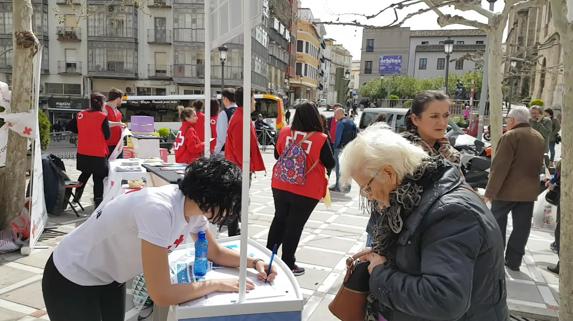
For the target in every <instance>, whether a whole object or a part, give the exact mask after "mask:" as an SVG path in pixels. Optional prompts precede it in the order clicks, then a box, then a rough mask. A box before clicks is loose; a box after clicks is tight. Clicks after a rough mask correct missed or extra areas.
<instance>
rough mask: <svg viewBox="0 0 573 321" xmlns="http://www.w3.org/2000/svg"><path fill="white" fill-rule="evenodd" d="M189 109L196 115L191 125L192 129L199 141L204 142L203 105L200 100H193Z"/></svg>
mask: <svg viewBox="0 0 573 321" xmlns="http://www.w3.org/2000/svg"><path fill="white" fill-rule="evenodd" d="M191 107H192V108H193V109H194V110H195V113H196V114H197V121H196V122H195V124H193V128H194V129H195V132H196V133H197V136H199V140H200V141H202V142H205V113H204V112H203V108H204V104H203V101H201V100H195V101H194V102H193V103H192V104H191Z"/></svg>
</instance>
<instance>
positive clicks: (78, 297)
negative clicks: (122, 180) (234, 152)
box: [42, 158, 276, 321]
mask: <svg viewBox="0 0 573 321" xmlns="http://www.w3.org/2000/svg"><path fill="white" fill-rule="evenodd" d="M240 205H241V170H240V169H239V168H237V167H236V166H235V165H233V164H231V163H229V162H228V161H226V160H223V159H221V158H218V159H215V158H213V159H206V158H202V159H200V160H197V161H195V162H194V163H192V164H191V165H189V166H188V167H187V169H186V170H185V176H184V178H183V179H182V180H181V181H180V183H179V185H166V186H162V187H149V188H144V189H142V190H140V191H137V192H134V193H126V194H123V195H120V196H118V197H117V198H115V199H113V200H112V201H111V202H109V203H107V204H105V206H103V207H102V208H100V209H99V210H98V211H97V212H95V213H94V214H93V215H92V216H90V218H89V219H88V220H87V221H86V222H85V223H83V224H82V225H81V226H80V227H78V228H77V229H75V230H74V231H73V232H72V233H70V234H69V235H68V236H66V237H65V238H64V239H63V240H62V242H60V244H59V245H58V246H57V247H56V249H55V250H54V253H53V254H52V256H50V258H49V259H48V262H47V263H46V267H45V269H44V277H43V280H42V291H43V295H44V301H45V304H46V310H47V312H48V316H49V317H50V320H52V321H67V320H74V321H88V320H89V321H92V320H98V321H99V320H101V321H123V320H124V314H125V282H127V281H128V280H130V279H131V278H133V277H135V276H136V275H139V274H140V273H141V272H143V273H144V276H145V280H146V284H147V289H148V292H149V295H150V296H151V299H152V300H153V302H154V303H155V304H157V305H159V306H169V305H175V304H179V303H181V302H186V301H189V300H193V299H197V298H200V297H202V296H205V295H207V294H209V293H213V292H237V291H238V289H239V285H238V280H237V279H224V280H211V281H204V282H194V283H191V284H179V285H177V284H171V281H170V272H169V261H168V255H169V253H170V251H172V250H174V249H175V248H176V247H177V246H178V245H179V244H181V243H183V242H185V239H186V238H188V237H189V236H191V237H192V238H193V240H196V239H197V233H198V232H200V231H206V235H207V240H208V242H209V247H208V254H207V256H208V259H209V260H211V261H213V262H214V263H217V264H220V265H223V266H229V267H238V266H239V261H240V258H239V254H238V252H235V251H232V250H229V249H227V248H225V247H223V246H221V245H219V244H218V243H217V240H216V239H215V237H214V236H213V234H212V233H211V232H210V231H209V229H208V223H209V222H211V223H213V224H220V223H222V222H224V221H225V220H227V219H229V218H232V217H235V216H237V215H238V213H239V211H240ZM247 267H248V268H252V269H255V270H256V271H257V273H258V274H257V275H258V278H259V279H260V280H268V281H272V280H273V279H274V278H275V276H276V272H275V270H274V269H273V270H272V272H271V274H270V275H267V274H266V273H265V271H267V269H268V266H267V265H266V264H264V262H263V261H262V260H261V259H257V258H252V257H250V258H248V262H247ZM253 287H254V285H253V283H252V282H250V281H248V282H247V289H253Z"/></svg>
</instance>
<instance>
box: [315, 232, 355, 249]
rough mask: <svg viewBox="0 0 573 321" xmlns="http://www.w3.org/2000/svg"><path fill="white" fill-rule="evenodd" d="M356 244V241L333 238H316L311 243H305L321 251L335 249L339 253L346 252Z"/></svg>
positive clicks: (326, 236)
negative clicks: (321, 249)
mask: <svg viewBox="0 0 573 321" xmlns="http://www.w3.org/2000/svg"><path fill="white" fill-rule="evenodd" d="M355 243H356V240H353V239H352V240H341V239H337V238H334V237H332V236H328V235H325V236H317V237H315V238H314V239H312V240H311V241H309V242H307V243H306V244H307V245H310V246H314V247H320V248H323V249H336V250H337V251H341V252H348V250H350V248H351V247H352V246H353V245H354V244H355Z"/></svg>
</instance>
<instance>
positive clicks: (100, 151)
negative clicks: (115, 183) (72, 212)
mask: <svg viewBox="0 0 573 321" xmlns="http://www.w3.org/2000/svg"><path fill="white" fill-rule="evenodd" d="M104 100H105V96H104V95H102V94H100V93H93V94H92V95H91V96H90V108H89V109H86V110H83V111H80V112H79V113H78V114H77V116H76V118H74V119H73V120H72V122H71V123H70V130H71V131H73V132H75V133H77V134H78V155H77V159H76V168H77V169H78V170H79V171H81V172H82V174H81V175H80V177H79V178H78V181H79V182H80V183H81V184H82V187H81V188H78V189H76V200H79V199H80V198H81V196H82V193H83V189H84V187H85V185H86V183H87V181H88V180H89V178H90V176H92V175H93V181H94V203H95V207H98V205H99V204H100V203H101V201H102V200H103V179H104V178H106V177H107V174H108V170H109V167H108V161H107V155H108V154H109V150H108V146H107V142H106V140H107V139H108V138H109V137H110V130H109V123H108V120H107V116H106V115H105V114H104V113H103V112H102V109H103V106H104Z"/></svg>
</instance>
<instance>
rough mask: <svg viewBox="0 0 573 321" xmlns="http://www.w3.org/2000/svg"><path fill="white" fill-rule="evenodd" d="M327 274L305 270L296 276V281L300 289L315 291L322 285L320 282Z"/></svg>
mask: <svg viewBox="0 0 573 321" xmlns="http://www.w3.org/2000/svg"><path fill="white" fill-rule="evenodd" d="M328 274H329V272H327V271H321V270H315V269H313V268H305V272H304V274H303V275H301V276H297V277H296V280H297V281H298V284H299V285H300V287H301V288H303V289H308V290H313V291H315V290H316V289H318V287H319V286H320V285H321V284H322V281H324V279H325V278H326V277H327V276H328Z"/></svg>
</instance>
